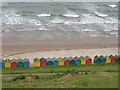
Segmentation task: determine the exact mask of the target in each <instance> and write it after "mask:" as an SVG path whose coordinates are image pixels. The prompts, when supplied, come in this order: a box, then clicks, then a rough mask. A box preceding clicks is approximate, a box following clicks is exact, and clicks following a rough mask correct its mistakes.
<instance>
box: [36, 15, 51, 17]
mask: <svg viewBox="0 0 120 90" xmlns="http://www.w3.org/2000/svg"><path fill="white" fill-rule="evenodd" d="M37 16H38V17H50V16H51V14H38V15H37Z"/></svg>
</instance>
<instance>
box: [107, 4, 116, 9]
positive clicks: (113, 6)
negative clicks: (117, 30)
mask: <svg viewBox="0 0 120 90" xmlns="http://www.w3.org/2000/svg"><path fill="white" fill-rule="evenodd" d="M108 6H109V7H112V8H115V7H117V5H115V4H113V5H108Z"/></svg>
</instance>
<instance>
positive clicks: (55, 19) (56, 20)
mask: <svg viewBox="0 0 120 90" xmlns="http://www.w3.org/2000/svg"><path fill="white" fill-rule="evenodd" d="M50 22H51V23H55V24H59V23H64V20H63V19H60V18H58V17H55V18H54V19H53V20H51V21H50Z"/></svg>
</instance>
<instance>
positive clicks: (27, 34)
mask: <svg viewBox="0 0 120 90" xmlns="http://www.w3.org/2000/svg"><path fill="white" fill-rule="evenodd" d="M0 16H1V17H2V21H0V24H1V25H2V29H1V30H0V33H2V35H3V37H4V36H5V37H7V36H9V37H10V36H11V37H13V36H14V37H17V38H22V39H25V38H27V39H33V40H60V39H66V40H70V39H79V38H81V37H87V38H89V37H93V38H96V37H115V38H116V37H118V3H117V2H2V13H1V14H0ZM11 33H12V34H11Z"/></svg>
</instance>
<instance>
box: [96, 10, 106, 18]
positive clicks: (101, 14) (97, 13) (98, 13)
mask: <svg viewBox="0 0 120 90" xmlns="http://www.w3.org/2000/svg"><path fill="white" fill-rule="evenodd" d="M95 14H96V15H98V16H100V17H107V16H108V15H107V14H103V13H100V12H97V11H95Z"/></svg>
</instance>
